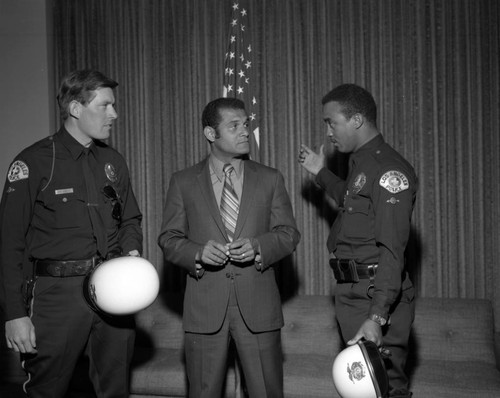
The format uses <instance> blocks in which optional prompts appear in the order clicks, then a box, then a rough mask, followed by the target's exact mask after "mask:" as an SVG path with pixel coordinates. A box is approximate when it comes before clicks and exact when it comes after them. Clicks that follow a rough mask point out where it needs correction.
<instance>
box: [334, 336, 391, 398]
mask: <svg viewBox="0 0 500 398" xmlns="http://www.w3.org/2000/svg"><path fill="white" fill-rule="evenodd" d="M332 374H333V383H334V384H335V388H336V389H337V392H338V393H339V395H340V396H341V397H342V398H383V397H385V396H386V394H387V391H388V389H389V380H388V377H387V372H386V369H385V365H384V361H383V359H382V357H381V355H380V352H379V350H378V348H377V345H376V344H375V343H373V342H371V341H364V340H363V341H358V342H357V343H356V344H354V345H352V346H349V347H347V348H345V349H344V350H342V351H341V352H340V353H339V354H338V355H337V357H336V358H335V361H334V362H333V369H332Z"/></svg>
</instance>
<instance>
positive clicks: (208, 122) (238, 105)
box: [201, 97, 245, 129]
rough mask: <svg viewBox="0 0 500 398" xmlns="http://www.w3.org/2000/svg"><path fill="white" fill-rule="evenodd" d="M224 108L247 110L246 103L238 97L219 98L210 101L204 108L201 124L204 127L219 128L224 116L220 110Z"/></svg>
mask: <svg viewBox="0 0 500 398" xmlns="http://www.w3.org/2000/svg"><path fill="white" fill-rule="evenodd" d="M223 109H242V110H245V103H244V102H243V101H242V100H240V99H238V98H232V97H231V98H227V97H223V98H217V99H215V100H213V101H210V102H209V103H208V104H207V105H206V106H205V109H203V113H202V115H201V124H202V126H203V128H205V127H207V126H208V127H212V128H214V129H217V126H218V125H219V123H220V122H221V119H222V116H221V113H220V111H221V110H223Z"/></svg>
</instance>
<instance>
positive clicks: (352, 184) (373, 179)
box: [316, 134, 418, 317]
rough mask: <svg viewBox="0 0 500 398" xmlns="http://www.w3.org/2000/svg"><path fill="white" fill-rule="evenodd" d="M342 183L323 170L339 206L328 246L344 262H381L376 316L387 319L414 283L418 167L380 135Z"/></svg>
mask: <svg viewBox="0 0 500 398" xmlns="http://www.w3.org/2000/svg"><path fill="white" fill-rule="evenodd" d="M349 161H350V165H349V175H348V178H347V180H345V181H344V180H342V179H340V178H339V177H337V176H336V175H335V174H333V173H332V172H331V171H329V170H328V169H326V168H323V169H322V170H321V171H320V172H319V173H318V175H317V177H316V181H317V183H318V184H319V185H320V186H321V187H322V188H323V189H324V190H325V191H326V192H327V193H328V194H329V195H330V196H331V197H332V198H334V199H335V200H336V202H337V203H338V204H339V207H340V208H339V214H338V215H337V218H336V220H335V223H334V224H333V226H332V229H331V231H330V235H329V237H328V242H327V246H328V249H329V251H330V252H332V253H334V254H335V256H336V257H337V258H339V259H354V260H356V261H357V262H358V263H360V264H374V263H378V264H379V266H378V269H377V274H376V278H375V287H374V291H373V298H372V307H371V310H370V312H371V313H375V314H380V315H382V316H385V317H387V314H388V312H389V308H390V306H391V305H392V304H393V303H394V302H395V301H396V300H397V298H398V296H399V295H400V293H401V290H406V289H408V288H410V287H411V286H412V285H411V282H410V280H409V278H408V276H407V273H406V272H405V271H404V251H405V248H406V244H407V242H408V237H409V233H410V220H411V214H412V211H413V206H414V202H415V197H416V192H417V184H418V183H417V177H416V175H415V172H414V170H413V167H412V166H411V165H410V164H409V163H408V162H407V161H406V160H405V159H404V158H403V157H402V156H401V155H400V154H399V153H398V152H396V151H395V150H394V149H393V148H392V147H391V146H390V145H388V144H387V143H386V142H385V141H384V139H383V137H382V135H380V134H379V135H377V136H376V137H374V138H373V139H372V140H370V141H369V142H368V143H366V144H365V145H363V146H362V147H361V148H359V149H358V150H357V151H356V152H354V153H352V154H351V155H350V159H349Z"/></svg>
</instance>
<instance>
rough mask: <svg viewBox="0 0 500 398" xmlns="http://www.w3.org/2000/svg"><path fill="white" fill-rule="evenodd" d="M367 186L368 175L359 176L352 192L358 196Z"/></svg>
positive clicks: (355, 180)
mask: <svg viewBox="0 0 500 398" xmlns="http://www.w3.org/2000/svg"><path fill="white" fill-rule="evenodd" d="M365 184H366V174H365V173H361V174H358V175H357V176H356V178H355V179H354V182H353V184H352V191H353V192H354V193H355V194H358V193H359V191H361V190H362V189H363V187H364V186H365Z"/></svg>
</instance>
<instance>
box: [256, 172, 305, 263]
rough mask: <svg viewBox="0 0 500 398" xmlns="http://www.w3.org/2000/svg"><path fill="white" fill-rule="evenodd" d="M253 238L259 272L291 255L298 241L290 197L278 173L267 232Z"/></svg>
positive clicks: (281, 176)
mask: <svg viewBox="0 0 500 398" xmlns="http://www.w3.org/2000/svg"><path fill="white" fill-rule="evenodd" d="M255 238H256V239H257V241H258V242H259V245H260V255H261V270H265V269H266V268H268V267H269V266H271V265H272V264H274V263H276V262H277V261H279V260H281V259H282V258H284V257H286V256H288V255H289V254H291V253H293V251H294V250H295V247H296V246H297V244H298V243H299V241H300V233H299V231H298V229H297V225H296V223H295V218H294V216H293V210H292V204H291V202H290V197H289V196H288V192H287V190H286V188H285V182H284V179H283V175H282V174H281V173H279V172H277V173H276V178H275V181H274V192H273V196H272V202H271V217H270V225H269V232H266V233H264V234H261V235H259V236H256V237H255Z"/></svg>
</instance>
